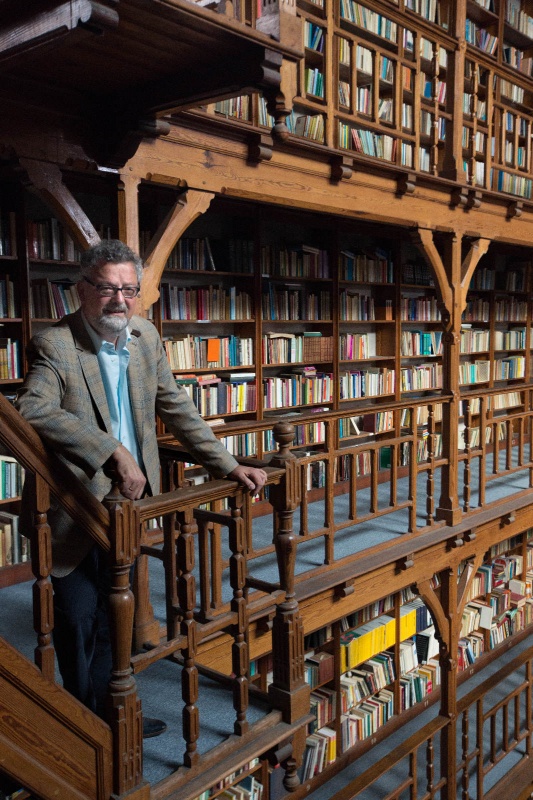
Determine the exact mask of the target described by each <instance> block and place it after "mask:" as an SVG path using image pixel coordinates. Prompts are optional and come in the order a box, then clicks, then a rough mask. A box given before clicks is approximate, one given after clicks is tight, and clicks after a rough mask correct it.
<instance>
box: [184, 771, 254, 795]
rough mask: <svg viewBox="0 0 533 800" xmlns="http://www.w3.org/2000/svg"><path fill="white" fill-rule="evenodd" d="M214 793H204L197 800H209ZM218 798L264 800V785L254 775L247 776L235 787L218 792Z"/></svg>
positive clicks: (210, 791)
mask: <svg viewBox="0 0 533 800" xmlns="http://www.w3.org/2000/svg"><path fill="white" fill-rule="evenodd" d="M212 791H213V790H209V791H207V792H203V793H202V794H201V795H199V797H198V798H197V799H196V800H208V798H210V797H214V796H215V794H212ZM216 797H217V798H221V800H262V798H263V785H262V784H261V783H260V782H259V781H258V780H257V778H254V776H253V775H247V776H246V777H245V778H243V779H242V780H241V781H240V782H239V783H238V784H236V785H235V786H228V787H226V788H225V789H222V790H217V792H216Z"/></svg>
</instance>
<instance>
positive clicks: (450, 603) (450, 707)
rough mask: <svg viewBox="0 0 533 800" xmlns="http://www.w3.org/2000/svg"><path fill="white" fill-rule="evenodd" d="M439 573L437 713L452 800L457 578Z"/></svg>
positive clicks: (451, 799)
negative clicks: (443, 628) (442, 627)
mask: <svg viewBox="0 0 533 800" xmlns="http://www.w3.org/2000/svg"><path fill="white" fill-rule="evenodd" d="M440 574H441V580H442V583H441V602H442V605H443V610H444V615H445V617H446V618H447V622H448V630H447V635H446V638H439V646H440V648H439V649H440V668H441V703H440V712H441V714H442V716H443V717H446V719H447V720H448V724H447V725H446V726H445V728H443V731H442V739H441V775H443V776H444V777H445V778H446V793H445V797H446V800H455V797H456V785H455V782H456V772H457V753H456V748H457V742H456V736H457V655H456V650H455V651H454V647H455V648H457V643H458V639H459V637H458V634H457V620H456V616H457V614H456V610H457V575H456V572H455V570H454V569H449V570H444V571H443V572H441V573H440Z"/></svg>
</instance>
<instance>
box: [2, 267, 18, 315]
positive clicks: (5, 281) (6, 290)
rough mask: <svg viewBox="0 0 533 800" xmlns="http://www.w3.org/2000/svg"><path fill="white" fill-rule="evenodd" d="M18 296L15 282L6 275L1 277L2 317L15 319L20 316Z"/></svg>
mask: <svg viewBox="0 0 533 800" xmlns="http://www.w3.org/2000/svg"><path fill="white" fill-rule="evenodd" d="M19 314H20V312H19V304H18V298H17V297H16V295H15V284H14V283H13V281H12V280H11V278H10V277H9V275H6V276H5V277H3V278H0V317H1V318H2V319H15V318H17V317H18V316H19Z"/></svg>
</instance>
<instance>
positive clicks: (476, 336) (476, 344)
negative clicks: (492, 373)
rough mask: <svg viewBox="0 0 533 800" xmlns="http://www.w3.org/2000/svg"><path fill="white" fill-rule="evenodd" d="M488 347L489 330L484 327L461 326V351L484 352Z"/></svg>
mask: <svg viewBox="0 0 533 800" xmlns="http://www.w3.org/2000/svg"><path fill="white" fill-rule="evenodd" d="M489 348H490V331H489V330H487V329H486V328H469V327H466V326H463V327H462V328H461V340H460V350H461V353H486V352H488V350H489Z"/></svg>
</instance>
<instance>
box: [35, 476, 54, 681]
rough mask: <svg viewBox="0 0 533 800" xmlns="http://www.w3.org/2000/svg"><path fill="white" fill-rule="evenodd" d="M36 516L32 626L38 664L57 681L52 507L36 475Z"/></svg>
mask: <svg viewBox="0 0 533 800" xmlns="http://www.w3.org/2000/svg"><path fill="white" fill-rule="evenodd" d="M34 508H35V509H36V511H35V517H34V526H33V531H32V537H31V568H32V571H33V574H34V575H35V583H34V584H33V628H34V630H35V633H36V634H37V647H36V648H35V663H36V664H37V666H38V667H39V669H40V670H41V672H42V673H43V675H44V676H45V677H46V678H48V680H50V681H53V680H54V673H55V664H54V647H53V645H52V630H53V628H54V604H53V594H54V593H53V589H52V583H51V581H50V573H51V571H52V539H51V535H50V526H49V525H48V518H47V512H48V509H49V508H50V491H49V489H48V485H47V484H46V483H45V481H44V480H43V479H42V478H41V477H40V476H39V475H36V476H35V506H34Z"/></svg>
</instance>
